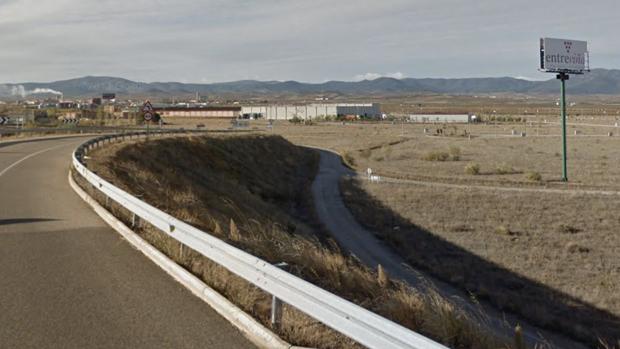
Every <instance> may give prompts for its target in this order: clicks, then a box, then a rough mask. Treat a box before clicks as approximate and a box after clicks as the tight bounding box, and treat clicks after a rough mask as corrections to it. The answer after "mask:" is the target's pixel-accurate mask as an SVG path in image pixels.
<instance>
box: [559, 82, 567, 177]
mask: <svg viewBox="0 0 620 349" xmlns="http://www.w3.org/2000/svg"><path fill="white" fill-rule="evenodd" d="M557 79H558V80H560V82H561V87H560V93H561V97H560V109H561V110H562V182H568V167H567V157H568V156H567V146H566V80H568V79H569V75H568V74H566V73H559V74H558V75H557Z"/></svg>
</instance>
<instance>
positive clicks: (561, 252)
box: [273, 124, 620, 346]
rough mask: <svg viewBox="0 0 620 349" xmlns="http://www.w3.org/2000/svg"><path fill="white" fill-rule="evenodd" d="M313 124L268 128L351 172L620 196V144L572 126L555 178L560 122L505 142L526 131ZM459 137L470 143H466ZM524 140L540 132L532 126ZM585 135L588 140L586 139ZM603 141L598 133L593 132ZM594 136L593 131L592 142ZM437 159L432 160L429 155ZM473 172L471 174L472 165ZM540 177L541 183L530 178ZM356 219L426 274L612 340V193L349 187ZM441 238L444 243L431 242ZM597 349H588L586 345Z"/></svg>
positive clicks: (615, 268)
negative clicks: (331, 155)
mask: <svg viewBox="0 0 620 349" xmlns="http://www.w3.org/2000/svg"><path fill="white" fill-rule="evenodd" d="M437 127H441V126H440V125H411V124H405V125H399V124H394V125H393V124H381V125H378V124H366V125H361V124H347V125H342V124H318V125H316V126H289V125H282V126H280V127H277V128H275V129H274V131H273V132H279V133H281V134H283V135H284V136H285V137H287V138H288V139H290V140H291V141H293V142H295V143H297V144H307V145H313V146H319V147H325V148H331V149H334V150H337V151H339V152H341V153H342V154H344V155H345V159H346V160H347V162H349V163H350V164H353V165H354V166H355V167H356V168H357V169H358V170H360V171H361V172H364V171H365V169H366V168H367V167H371V168H372V169H373V171H374V172H375V173H378V174H384V175H385V174H388V175H390V176H394V177H401V178H413V179H422V180H425V181H428V182H431V183H432V182H442V183H446V182H447V183H459V184H470V183H471V184H483V185H484V184H490V185H501V186H514V187H528V188H545V187H557V188H561V189H569V190H570V189H583V188H586V187H587V188H598V189H606V190H618V189H620V187H619V186H618V184H616V183H617V182H618V178H620V167H618V166H617V164H618V163H619V161H620V153H619V152H618V151H617V149H618V147H619V146H620V137H617V136H613V137H609V136H606V135H601V133H602V132H601V130H600V128H598V127H590V126H576V129H578V130H579V131H580V132H579V135H577V136H574V135H573V136H572V137H571V138H570V139H569V150H570V153H569V154H570V157H569V176H570V177H569V178H571V183H569V184H568V185H567V184H564V183H560V182H559V178H560V171H561V168H560V166H561V158H560V157H559V156H558V154H556V153H559V151H561V143H560V138H559V126H557V125H542V126H541V127H540V129H538V130H537V131H538V134H539V135H540V136H539V137H535V136H526V137H513V136H510V134H511V133H512V132H511V131H512V129H517V130H519V129H521V130H520V131H519V132H523V131H524V130H523V129H524V127H525V125H523V124H498V125H457V126H456V128H457V130H456V131H454V132H453V133H454V135H451V136H448V135H446V130H448V132H449V131H450V130H451V128H452V126H447V127H445V128H444V135H445V136H432V137H431V136H428V135H425V134H424V132H423V129H424V128H428V129H429V132H430V133H433V130H435V129H436V128H437ZM463 130H467V133H468V134H471V135H472V138H471V139H469V137H463V136H462V135H461V132H463ZM527 133H528V135H532V133H536V131H533V130H532V129H530V130H528V131H527ZM584 134H585V135H586V136H584ZM597 134H598V135H601V136H594V135H597ZM588 135H590V136H588ZM437 152H439V153H445V154H447V156H448V159H446V160H444V161H438V160H436V159H431V158H429V157H428V154H430V153H437ZM472 163H475V164H479V167H480V170H479V173H478V174H468V173H467V172H466V171H465V169H466V167H467V166H468V165H469V164H472ZM530 173H538V174H540V176H541V177H542V178H541V179H540V180H532V179H530V178H529V177H528V174H530ZM343 185H344V188H345V194H346V195H345V199H346V201H347V204H348V205H349V207H350V208H351V209H352V211H353V212H354V214H355V216H356V217H357V218H358V220H360V222H361V223H363V224H364V225H366V226H368V227H369V228H371V229H372V230H373V231H376V232H377V234H378V236H379V237H381V238H382V239H384V240H386V241H387V242H388V243H390V244H392V245H393V246H394V248H395V249H396V250H397V251H399V252H400V253H401V255H403V256H405V257H406V258H408V259H409V261H410V262H411V263H412V264H413V265H416V266H418V267H420V268H422V269H425V270H427V271H429V272H431V273H432V274H434V275H437V276H438V277H440V278H442V279H444V280H447V281H449V282H451V283H453V284H456V285H459V286H461V287H463V288H464V289H466V290H468V291H470V292H472V294H473V295H476V296H477V297H480V298H484V299H488V300H489V301H491V302H492V303H495V304H496V305H498V306H499V307H500V308H502V309H506V310H511V311H514V312H517V313H521V314H523V315H524V316H526V317H528V318H530V319H533V320H534V321H536V322H537V323H539V324H541V325H543V326H545V327H548V328H553V329H556V330H560V331H562V332H565V333H568V334H571V335H573V336H575V337H578V338H581V339H583V340H586V341H590V343H595V341H596V339H597V338H598V336H602V337H604V338H606V339H608V340H617V339H618V338H620V331H619V330H618V328H620V327H619V326H620V321H619V320H618V319H619V317H620V298H619V297H618V294H620V284H619V283H618V281H617V280H619V279H620V239H619V238H618V234H617V232H618V229H619V228H620V219H619V218H618V216H617V212H618V210H619V209H620V196H593V195H575V194H549V193H543V192H541V193H536V192H523V193H519V192H505V191H492V190H484V191H482V190H474V189H446V188H442V187H438V186H432V185H431V186H430V187H429V186H412V185H410V184H391V183H390V184H387V183H381V184H370V183H362V184H356V183H355V182H345V183H344V184H343ZM437 241H440V242H441V243H437ZM592 345H593V346H595V345H594V344H592Z"/></svg>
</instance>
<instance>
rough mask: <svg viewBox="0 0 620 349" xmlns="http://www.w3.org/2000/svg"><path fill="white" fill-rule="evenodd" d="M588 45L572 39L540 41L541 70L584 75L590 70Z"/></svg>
mask: <svg viewBox="0 0 620 349" xmlns="http://www.w3.org/2000/svg"><path fill="white" fill-rule="evenodd" d="M588 59H589V57H588V43H587V42H586V41H579V40H570V39H553V38H541V39H540V70H541V71H544V72H550V73H571V74H583V73H584V72H586V71H589V70H590V67H589V62H588Z"/></svg>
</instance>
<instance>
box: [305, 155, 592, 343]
mask: <svg viewBox="0 0 620 349" xmlns="http://www.w3.org/2000/svg"><path fill="white" fill-rule="evenodd" d="M320 153H321V162H320V170H319V174H318V175H317V177H316V178H315V180H314V183H313V185H312V193H313V195H314V203H315V208H316V211H317V214H318V216H319V219H320V220H321V222H322V223H323V224H324V225H325V227H326V228H327V229H328V230H329V231H330V232H331V234H332V236H333V237H334V239H336V241H337V242H338V243H339V244H340V246H341V247H342V248H343V249H345V250H347V251H348V252H349V253H351V254H352V255H354V256H356V257H357V258H358V259H359V260H360V261H362V262H363V263H365V264H366V265H368V266H369V267H371V268H376V267H377V265H379V264H381V265H382V266H383V267H384V268H385V269H386V270H387V272H388V274H389V275H390V276H392V277H394V278H398V279H401V280H404V281H406V282H408V283H409V284H410V285H411V286H413V287H415V288H417V289H420V290H422V291H423V292H428V290H429V288H434V289H436V290H437V291H438V293H440V294H441V295H442V296H444V297H445V298H449V299H451V300H453V301H454V302H455V304H457V306H460V307H461V308H462V309H463V310H464V311H467V312H469V313H470V314H472V316H473V317H475V318H476V317H478V316H477V314H479V313H480V305H478V304H474V303H473V302H471V301H470V299H469V297H468V296H467V295H466V294H465V293H464V292H461V291H460V290H458V289H456V288H454V287H452V286H451V285H448V284H446V283H443V282H441V281H438V280H434V279H433V278H431V277H429V276H427V275H423V274H422V273H420V272H418V271H416V270H414V269H413V268H412V267H411V266H409V265H408V264H407V263H406V262H405V260H404V259H403V258H402V257H400V256H399V255H397V254H396V253H395V252H393V251H392V249H391V248H389V246H387V245H385V244H384V243H383V242H381V241H380V240H378V239H377V238H376V236H375V234H373V233H372V232H370V231H368V230H366V229H365V228H363V227H362V226H361V225H360V224H359V223H358V222H357V221H356V220H355V218H354V217H353V215H352V214H351V212H350V211H349V210H348V209H347V207H346V206H345V204H344V201H343V199H342V196H341V193H340V188H339V181H340V178H341V177H343V176H355V175H356V173H355V172H353V171H351V170H350V169H348V168H346V167H345V166H343V165H342V160H341V158H340V156H339V155H337V154H335V153H333V152H329V151H324V150H320ZM446 185H449V184H446ZM462 187H467V186H462ZM482 306H483V308H484V313H485V315H486V316H487V317H488V319H487V320H486V323H487V325H488V326H489V328H490V329H491V330H492V331H493V332H495V333H496V334H498V335H500V336H506V337H510V338H511V337H512V336H513V329H514V327H515V326H516V325H517V324H521V325H522V326H523V324H524V323H525V321H524V320H523V319H519V318H517V317H515V316H512V315H510V314H504V313H501V312H499V311H497V310H495V309H494V308H492V307H490V306H488V305H482ZM523 328H524V335H525V337H526V339H527V341H528V342H529V343H530V344H534V343H537V342H539V341H540V340H541V338H544V339H545V340H546V341H548V342H551V343H553V346H552V347H553V348H584V346H582V345H581V344H578V343H575V342H573V341H571V340H569V339H567V338H565V337H563V336H558V335H555V334H551V333H549V332H546V331H544V330H540V329H538V328H536V327H533V326H529V325H525V326H523Z"/></svg>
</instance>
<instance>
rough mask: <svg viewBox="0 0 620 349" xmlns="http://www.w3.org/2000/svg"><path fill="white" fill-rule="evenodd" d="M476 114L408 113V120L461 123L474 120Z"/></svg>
mask: <svg viewBox="0 0 620 349" xmlns="http://www.w3.org/2000/svg"><path fill="white" fill-rule="evenodd" d="M476 119H477V118H476V116H475V115H470V114H416V115H409V122H418V123H461V124H467V123H470V122H476Z"/></svg>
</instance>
